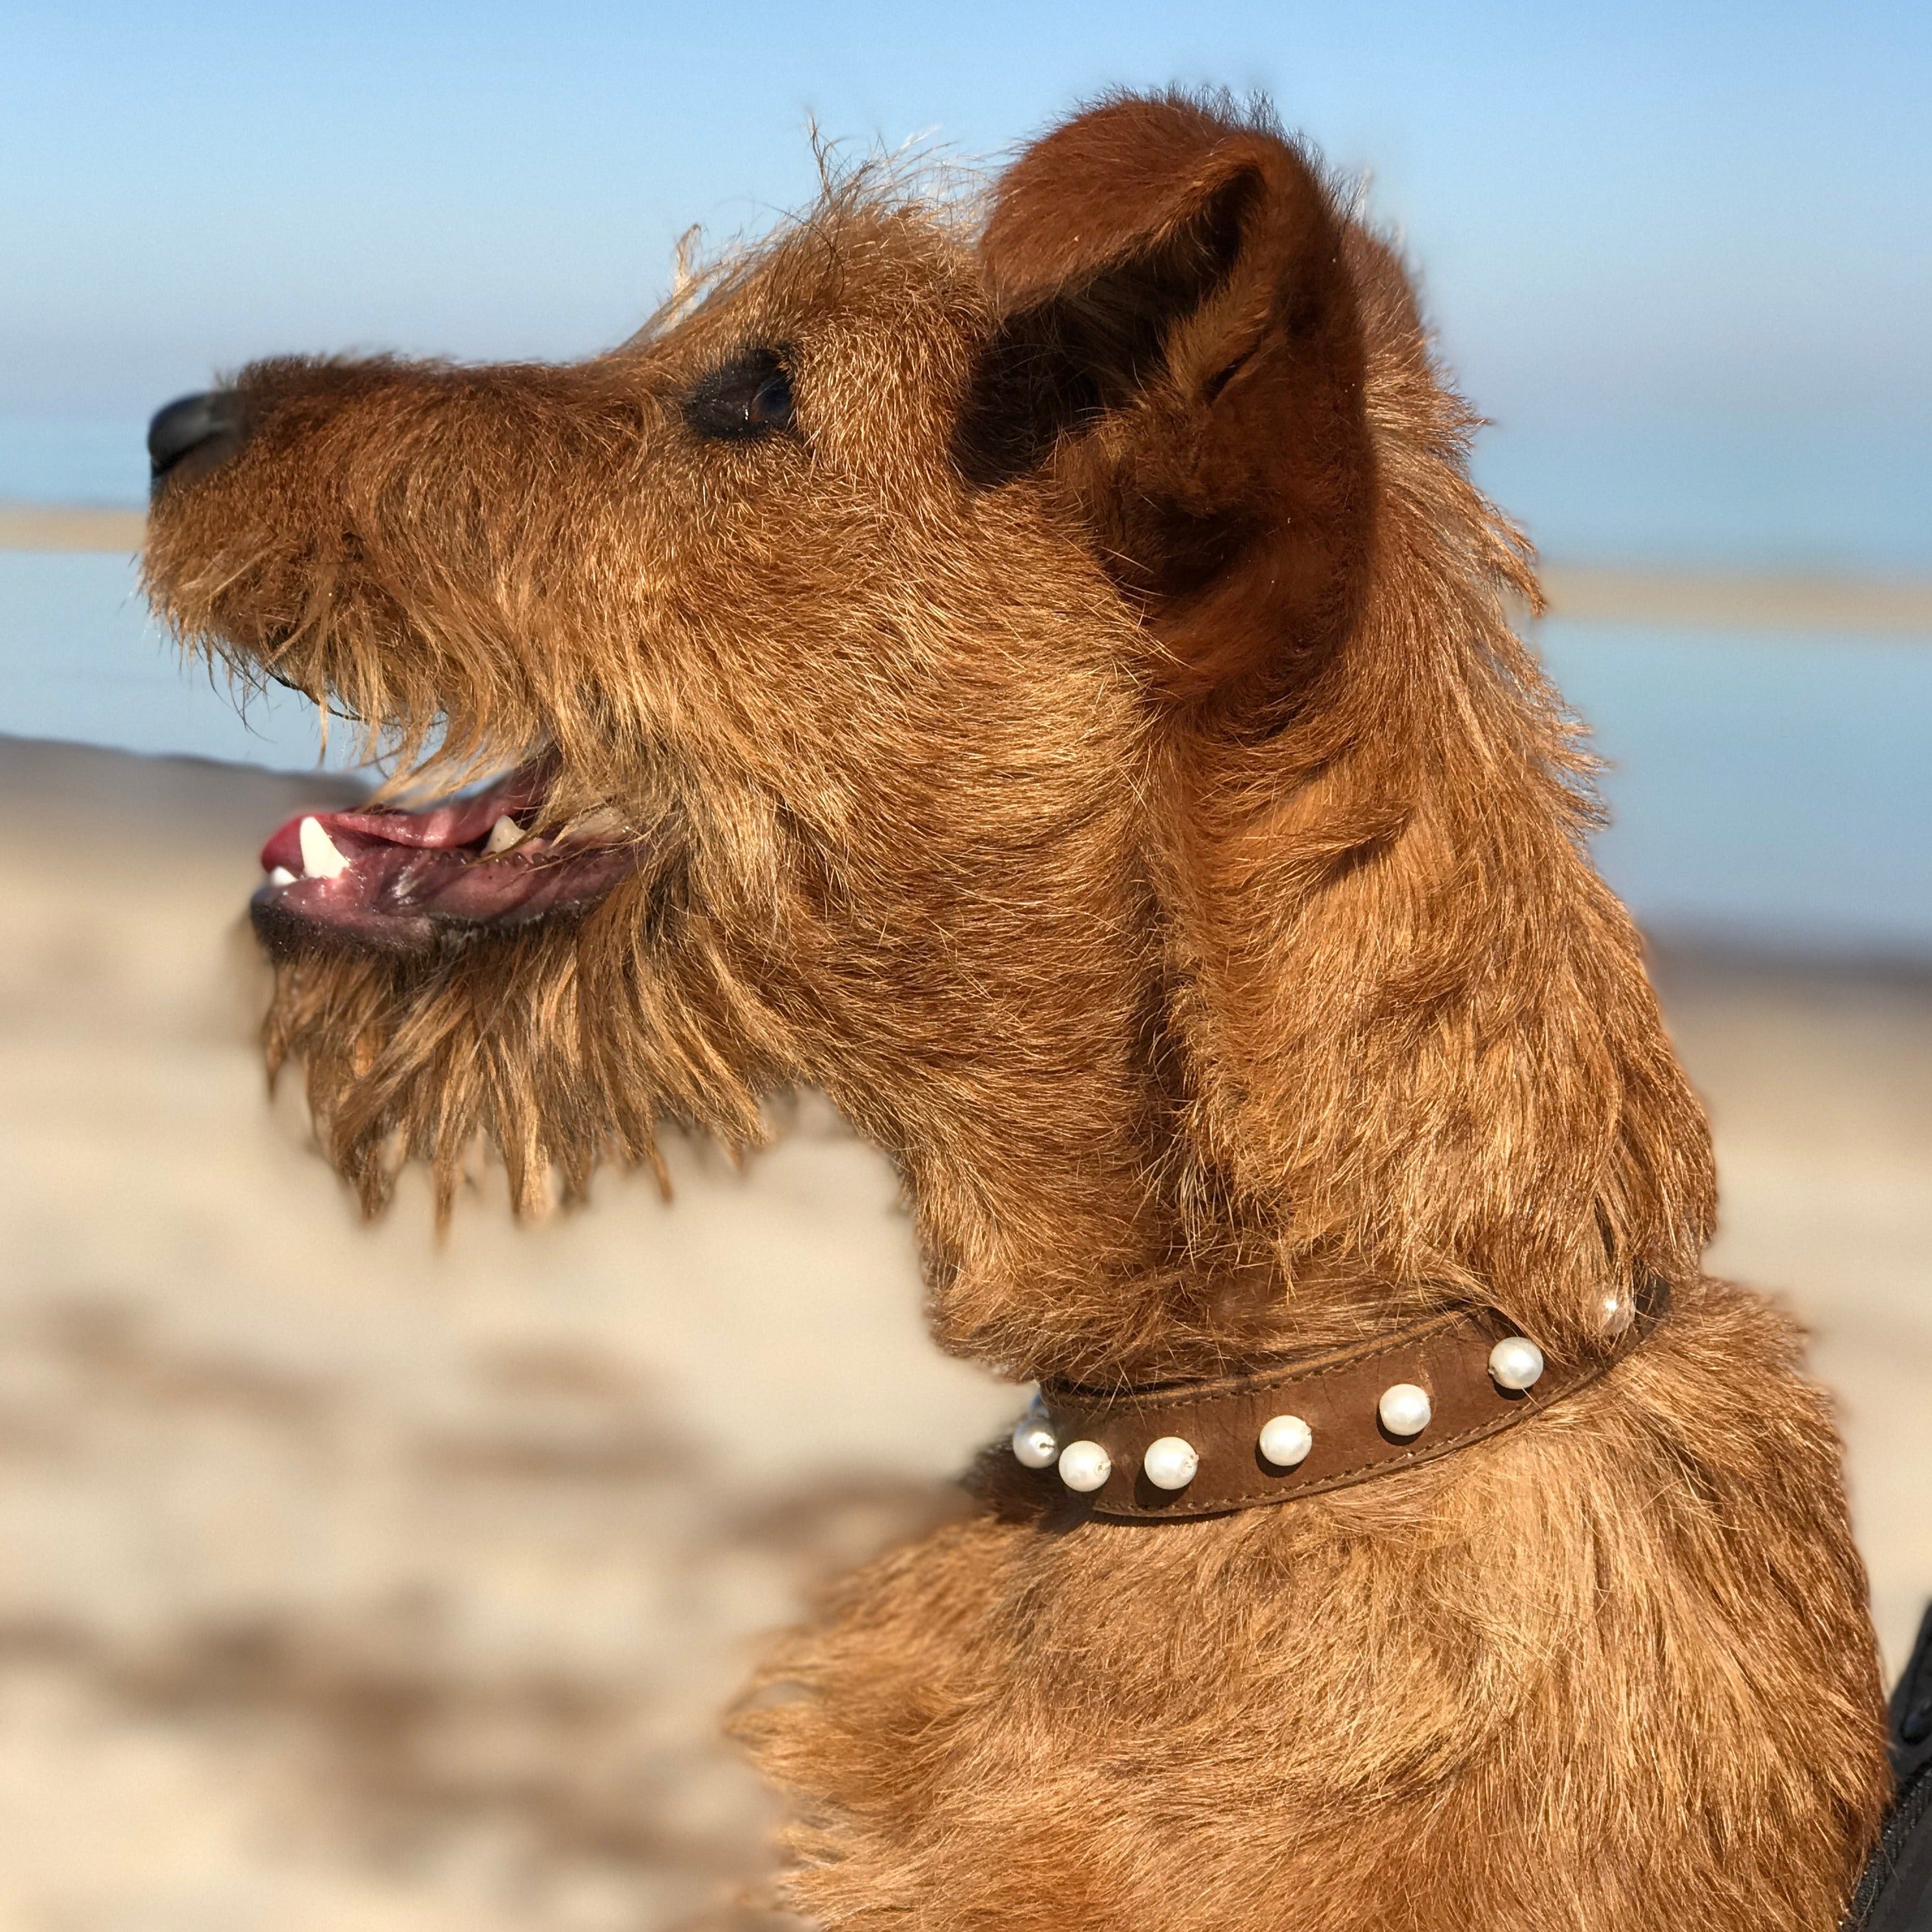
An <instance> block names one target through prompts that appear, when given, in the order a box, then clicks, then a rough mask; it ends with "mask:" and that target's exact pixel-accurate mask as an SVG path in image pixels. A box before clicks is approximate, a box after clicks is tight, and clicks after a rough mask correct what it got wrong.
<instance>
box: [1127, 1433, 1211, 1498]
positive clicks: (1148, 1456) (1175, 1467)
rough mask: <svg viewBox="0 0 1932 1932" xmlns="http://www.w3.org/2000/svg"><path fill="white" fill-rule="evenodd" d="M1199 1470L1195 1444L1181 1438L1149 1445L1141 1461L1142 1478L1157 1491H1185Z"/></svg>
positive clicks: (1164, 1438)
mask: <svg viewBox="0 0 1932 1932" xmlns="http://www.w3.org/2000/svg"><path fill="white" fill-rule="evenodd" d="M1200 1466H1201V1458H1200V1457H1199V1455H1198V1454H1196V1451H1195V1448H1194V1445H1193V1443H1191V1442H1187V1441H1186V1440H1185V1439H1184V1438H1182V1437H1181V1436H1162V1437H1161V1438H1160V1440H1159V1441H1158V1442H1150V1443H1149V1444H1148V1446H1147V1450H1146V1453H1145V1454H1144V1455H1142V1457H1141V1474H1142V1475H1144V1476H1145V1477H1146V1478H1147V1479H1148V1481H1149V1482H1151V1484H1153V1485H1154V1487H1155V1488H1156V1489H1157V1490H1184V1489H1186V1488H1187V1486H1188V1484H1190V1483H1191V1482H1193V1480H1194V1472H1195V1471H1196V1470H1197V1469H1199V1468H1200Z"/></svg>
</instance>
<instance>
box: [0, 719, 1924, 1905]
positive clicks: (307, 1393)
mask: <svg viewBox="0 0 1932 1932" xmlns="http://www.w3.org/2000/svg"><path fill="white" fill-rule="evenodd" d="M328 790H329V787H328V785H327V784H326V781H317V782H314V783H305V782H302V781H287V780H281V779H275V778H268V777H266V776H263V775H259V774H253V773H248V772H239V771H236V770H232V769H224V768H222V767H218V766H205V765H196V764H193V763H189V762H187V761H167V762H162V761H147V760H137V759H133V758H127V757H120V756H118V755H117V754H110V753H105V752H98V751H81V750H77V749H74V748H67V747H53V746H45V745H33V744H28V743H23V742H19V741H5V740H0V829H4V837H0V895H4V903H5V905H6V907H7V934H8V944H7V946H6V947H5V949H4V952H0V1136H4V1137H5V1162H4V1169H0V1203H4V1208H0V1238H4V1243H5V1247H4V1253H5V1262H6V1267H5V1276H4V1279H0V1727H4V1731H0V1736H4V1740H5V1742H4V1745H0V1846H5V1855H4V1857H0V1932H255V1928H270V1927H272V1928H274V1932H323V1928H325V1927H326V1928H330V1932H335V1928H344V1927H356V1928H362V1927H368V1928H371V1932H510V1928H511V1927H515V1928H517V1932H619V1928H622V1932H645V1929H646V1928H648V1932H658V1928H668V1927H685V1926H689V1927H698V1926H704V1927H722V1926H727V1925H731V1924H736V1923H739V1922H740V1914H739V1909H738V1908H737V1907H736V1906H734V1905H733V1902H732V1901H733V1897H734V1895H735V1894H736V1891H737V1890H738V1888H739V1887H740V1886H741V1885H742V1884H743V1883H744V1882H745V1881H747V1880H748V1879H755V1878H756V1877H757V1875H758V1873H760V1870H762V1869H763V1849H762V1847H763V1841H764V1835H765V1833H766V1829H767V1828H768V1824H769V1811H768V1808H767V1805H766V1801H765V1800H764V1799H763V1796H761V1794H760V1792H759V1790H758V1789H757V1786H756V1784H755V1782H754V1781H753V1780H752V1778H751V1776H750V1775H749V1774H748V1772H746V1771H745V1769H743V1767H742V1766H741V1765H740V1764H739V1763H738V1761H737V1759H736V1755H735V1753H734V1752H733V1750H732V1748H730V1746H729V1745H726V1744H725V1743H724V1742H723V1741H722V1740H721V1738H720V1736H719V1734H718V1713H719V1712H720V1711H721V1708H722V1707H723V1706H724V1704H725V1703H726V1702H727V1700H728V1698H729V1697H730V1695H731V1694H732V1692H733V1689H734V1688H735V1686H736V1684H737V1682H739V1679H740V1678H741V1676H742V1673H743V1672H744V1670H745V1667H746V1664H747V1662H748V1659H749V1658H750V1656H751V1654H752V1650H753V1649H754V1643H753V1640H754V1636H755V1634H756V1633H757V1632H758V1631H760V1630H761V1629H764V1628H769V1626H771V1625H774V1624H775V1623H778V1622H782V1621H784V1619H787V1618H788V1617H790V1616H793V1614H795V1613H796V1611H797V1610H798V1608H799V1606H800V1604H801V1602H802V1597H803V1595H804V1593H805V1592H807V1591H808V1590H809V1589H810V1588H811V1586H813V1585H814V1583H816V1582H817V1580H820V1579H821V1578H822V1577H825V1576H826V1575H827V1574H832V1573H835V1572H836V1571H838V1570H840V1569H841V1568H844V1567H846V1566H847V1565H849V1564H850V1562H853V1561H854V1560H856V1559H858V1558H859V1557H861V1556H864V1555H865V1554H867V1553H869V1552H870V1551H871V1550H874V1549H875V1548H877V1547H879V1546H880V1544H882V1543H883V1542H884V1541H887V1540H889V1538H892V1537H894V1536H896V1535H902V1534H904V1533H905V1532H906V1531H907V1530H908V1529H910V1528H912V1527H913V1526H916V1525H917V1524H918V1523H920V1522H921V1521H922V1520H926V1519H927V1518H928V1517H930V1516H931V1515H932V1514H934V1513H935V1512H936V1511H938V1510H941V1509H942V1508H944V1507H945V1506H946V1503H945V1494H946V1492H945V1488H944V1478H945V1477H946V1475H947V1473H948V1472H950V1471H951V1470H953V1469H955V1468H956V1467H957V1466H959V1464H960V1463H962V1461H963V1460H965V1457H966V1456H967V1455H968V1453H969V1452H970V1451H971V1449H972V1448H974V1445H976V1444H977V1442H980V1441H981V1440H983V1439H984V1438H985V1437H986V1436H988V1435H989V1434H990V1433H992V1431H993V1430H995V1429H996V1428H998V1427H1000V1426H1001V1424H1003V1423H1004V1421H1006V1420H1007V1418H1010V1416H1011V1415H1012V1414H1013V1412H1014V1410H1015V1409H1016V1406H1017V1405H1016V1397H1015V1395H1014V1393H1013V1391H1010V1390H1008V1389H1003V1388H999V1387H997V1386H995V1385H992V1384H991V1383H989V1382H987V1381H986V1380H985V1379H983V1378H981V1377H980V1376H977V1375H976V1374H974V1373H972V1372H971V1371H969V1370H966V1369H965V1368H962V1367H959V1365H957V1364H950V1363H948V1362H947V1361H944V1360H943V1359H942V1358H941V1357H940V1356H939V1355H938V1354H937V1353H936V1352H935V1351H934V1350H933V1349H932V1348H931V1346H929V1344H928V1343H926V1340H925V1338H924V1336H923V1334H922V1330H921V1328H920V1325H919V1316H918V1307H917V1302H918V1295H917V1289H916V1282H915V1276H914V1271H913V1260H912V1254H911V1248H910V1239H909V1235H908V1232H907V1224H906V1222H905V1220H904V1217H903V1216H902V1215H901V1213H900V1212H899V1211H898V1208H897V1207H896V1205H895V1190H894V1187H893V1184H892V1180H891V1178H890V1176H889V1175H888V1174H887V1172H886V1171H885V1169H884V1168H883V1164H882V1163H880V1162H878V1161H877V1160H875V1159H874V1157H872V1156H871V1155H870V1154H868V1153H867V1152H866V1151H865V1150H863V1149H862V1148H859V1146H858V1145H856V1143H854V1142H853V1141H852V1140H851V1139H850V1137H849V1136H847V1135H846V1134H845V1133H844V1130H842V1129H841V1127H839V1125H838V1123H837V1122H836V1121H835V1120H834V1119H833V1118H831V1116H830V1115H829V1112H828V1111H827V1110H826V1109H824V1108H823V1106H822V1104H817V1105H815V1104H806V1105H804V1106H802V1107H801V1108H800V1109H799V1116H798V1119H797V1121H796V1125H795V1127H794V1128H793V1132H792V1133H790V1136H788V1137H787V1139H785V1140H784V1142H783V1143H782V1144H781V1145H780V1146H779V1147H778V1148H777V1149H775V1151H773V1152H772V1153H771V1154H769V1155H767V1156H766V1157H763V1158H762V1159H760V1160H758V1161H757V1162H756V1163H754V1166H753V1167H752V1169H751V1171H750V1172H749V1173H748V1174H747V1175H742V1176H740V1175H733V1174H732V1173H731V1172H729V1171H728V1170H727V1169H724V1167H723V1166H722V1164H721V1163H719V1162H718V1160H716V1159H715V1157H712V1156H709V1155H707V1154H705V1153H703V1151H699V1150H694V1149H691V1148H679V1149H676V1150H674V1151H673V1166H674V1169H675V1171H676V1180H677V1187H678V1199H677V1200H676V1202H675V1203H674V1204H673V1205H672V1206H670V1207H669V1208H666V1207H665V1206H664V1205H663V1204H662V1203H661V1202H659V1201H658V1199H657V1197H656V1195H655V1190H654V1189H653V1188H652V1187H650V1186H649V1184H646V1183H644V1182H642V1181H637V1180H633V1179H628V1178H622V1177H609V1178H605V1179H604V1181H601V1183H600V1185H599V1187H598V1195H597V1199H596V1200H595V1204H594V1205H593V1206H592V1209H591V1210H590V1211H589V1212H588V1213H587V1214H582V1215H579V1216H577V1217H571V1218H568V1219H565V1220H560V1221H559V1222H556V1223H553V1224H552V1225H550V1226H546V1227H544V1228H541V1229H523V1230H518V1229H513V1228H511V1226H509V1225H508V1222H507V1218H506V1216H505V1213H504V1211H503V1208H502V1192H501V1187H500V1181H497V1182H496V1184H494V1185H487V1186H486V1189H485V1194H486V1197H487V1199H486V1201H485V1202H477V1203H472V1204H467V1205H466V1208H465V1209H464V1210H463V1211H461V1212H460V1214H459V1217H458V1223H457V1226H456V1229H455V1233H454V1235H453V1236H452V1238H451V1240H450V1241H449V1243H448V1244H446V1246H445V1247H442V1248H440V1249H439V1248H438V1247H437V1245H436V1244H435V1243H434V1239H433V1238H432V1235H431V1230H430V1228H429V1226H428V1217H427V1214H426V1212H425V1202H424V1199H423V1196H422V1191H421V1190H420V1189H419V1188H416V1187H411V1188H409V1189H407V1190H405V1193H404V1199H403V1200H402V1201H401V1204H400V1206H399V1209H398V1211H397V1212H396V1213H395V1214H393V1215H392V1217H390V1218H389V1220H387V1221H386V1223H383V1225H381V1226H379V1227H377V1228H376V1229H373V1230H369V1229H363V1228H362V1227H361V1226H359V1225H358V1223H356V1219H355V1217H354V1215H353V1211H352V1210H351V1208H350V1205H349V1203H348V1202H347V1199H345V1197H344V1195H343V1193H342V1192H341V1190H340V1188H339V1187H338V1184H336V1182H335V1181H334V1179H333V1178H332V1176H331V1175H329V1173H328V1172H327V1171H326V1169H324V1168H323V1166H322V1165H321V1163H320V1162H319V1161H318V1160H316V1159H315V1158H314V1156H313V1155H312V1154H310V1153H309V1152H308V1151H307V1149H306V1147H305V1129H304V1126H303V1123H302V1119H301V1117H300V1110H299V1107H298V1106H296V1105H295V1104H293V1096H290V1097H287V1100H286V1103H285V1104H282V1105H281V1106H278V1107H277V1108H276V1109H275V1110H274V1111H272V1112H271V1110H270V1109H269V1108H268V1107H267V1106H265V1104H264V1103H263V1098H262V1094H261V1082H260V1073H259V1070H258V1067H257V1062H256V1059H255V1056H254V1050H253V1046H252V1044H251V1031H252V1015H253V1013H254V1006H255V1001H256V998H257V995H256V993H255V992H254V990H252V986H253V980H254V972H255V970H256V969H255V968H254V966H253V964H252V961H251V953H250V949H249V948H248V946H247V944H246V943H245V941H242V939H241V938H240V936H239V932H238V929H237V919H238V915H239V911H240V909H241V907H242V903H243V901H244V900H245V897H246V895H247V894H248V892H249V891H250V890H251V889H252V888H253V886H254V883H255V881H256V879H257V872H256V869H255V863H254V850H255V847H256V846H257V844H258V843H259V841H260V839H261V838H262V837H263V835H265V834H266V832H267V831H268V830H269V829H272V826H274V824H275V823H276V822H277V821H278V817H280V816H281V814H284V813H285V812H287V811H290V810H291V809H293V808H294V807H295V806H296V805H298V804H299V803H302V802H314V801H315V800H317V799H320V798H322V797H323V796H327V795H328ZM1661 977H1662V978H1663V980H1664V986H1665V989H1666V992H1667V998H1669V1001H1670V1005H1671V1010H1672V1013H1673V1021H1674V1023H1675V1025H1676V1028H1677V1029H1678V1031H1679V1037H1680V1039H1681V1041H1682V1045H1683V1047H1684V1049H1685V1053H1686V1055H1687V1057H1688V1059H1689V1061H1690V1062H1691V1066H1692V1068H1693V1070H1694V1073H1696V1075H1697V1077H1698V1079H1699V1080H1700V1082H1701V1083H1702V1084H1703V1086H1704V1088H1705V1089H1706V1092H1707V1093H1708V1094H1709V1095H1710V1097H1711V1098H1712V1102H1713V1104H1714V1106H1715V1112H1716V1115H1717V1118H1718V1126H1719V1130H1720V1136H1721V1151H1722V1158H1723V1162H1724V1172H1725V1181H1726V1187H1727V1193H1726V1219H1725V1230H1724V1238H1723V1242H1722V1244H1721V1247H1720V1249H1719V1250H1718V1255H1717V1257H1716V1261H1717V1264H1718V1265H1720V1266H1722V1267H1724V1268H1727V1269H1728V1270H1729V1271H1733V1272H1735V1273H1736V1274H1740V1275H1742V1276H1743V1277H1745V1278H1747V1279H1750V1280H1754V1281H1757V1282H1758V1283H1761V1284H1763V1285H1765V1286H1775V1287H1778V1288H1781V1289H1787V1290H1788V1291H1789V1292H1790V1295H1791V1297H1792V1298H1793V1301H1794V1302H1796V1304H1797V1305H1798V1306H1799V1307H1800V1308H1802V1310H1804V1312H1805V1314H1806V1315H1807V1316H1808V1318H1809V1319H1811V1321H1812V1322H1814V1325H1815V1326H1816V1328H1817V1335H1818V1343H1817V1353H1816V1360H1817V1367H1818V1368H1819V1370H1820V1373H1822V1374H1823V1375H1824V1376H1826V1378H1827V1379H1829V1380H1830V1381H1831V1382H1833V1383H1834V1385H1835V1386H1836V1387H1837V1388H1838V1389H1839V1390H1840V1391H1841V1393H1842V1395H1843V1403H1844V1413H1845V1420H1846V1429H1847V1432H1848V1434H1849V1437H1850V1440H1851V1444H1852V1464H1853V1471H1854V1478H1855V1486H1856V1492H1857V1496H1856V1499H1857V1504H1858V1511H1859V1517H1860V1523H1861V1531H1862V1534H1863V1537H1864V1544H1865V1547H1866V1550H1867V1556H1868V1557H1869V1559H1870V1562H1871V1565H1872V1569H1873V1586H1874V1595H1875V1600H1876V1605H1877V1608H1878V1610H1879V1617H1880V1622H1881V1626H1882V1631H1883V1633H1884V1636H1885V1642H1886V1645H1887V1647H1888V1652H1889V1655H1890V1656H1891V1658H1892V1660H1893V1661H1894V1663H1895V1662H1896V1661H1897V1659H1898V1658H1899V1657H1900V1654H1901V1652H1902V1649H1903V1646H1904V1645H1905V1643H1906V1640H1907V1639H1908V1637H1909V1630H1910V1626H1911V1625H1912V1622H1913V1620H1914V1619H1915V1616H1916V1613H1917V1610H1918V1605H1919V1603H1920V1601H1921V1598H1924V1596H1925V1595H1927V1594H1932V1491H1928V1485H1927V1484H1926V1482H1925V1481H1924V1472H1926V1471H1927V1469H1928V1468H1932V1400H1928V1399H1927V1398H1928V1395H1932V1179H1928V1177H1932V980H1927V979H1915V978H1912V977H1909V976H1906V975H1895V976H1892V977H1885V976H1882V975H1876V974H1870V975H1858V974H1828V973H1811V974H1807V973H1802V972H1796V971H1789V970H1781V969H1778V968H1774V967H1771V966H1768V965H1751V964H1749V963H1735V962H1734V963H1727V962H1722V961H1718V960H1713V959H1697V958H1694V957H1673V958H1671V959H1668V960H1667V962H1665V965H1664V969H1663V971H1662V974H1661Z"/></svg>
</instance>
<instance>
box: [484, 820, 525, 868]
mask: <svg viewBox="0 0 1932 1932" xmlns="http://www.w3.org/2000/svg"><path fill="white" fill-rule="evenodd" d="M523 838H524V832H523V827H522V826H520V825H519V824H518V823H517V821H516V820H514V818H512V817H511V816H510V814H508V812H507V811H506V812H505V813H504V814H503V815H502V817H500V818H499V819H498V820H497V821H496V823H495V824H494V825H493V826H490V837H489V840H488V842H487V844H485V845H484V847H483V850H484V855H485V856H487V857H493V856H495V855H496V853H499V852H507V851H508V850H509V849H510V847H511V846H513V845H520V844H522V843H523Z"/></svg>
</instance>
